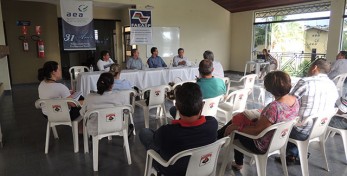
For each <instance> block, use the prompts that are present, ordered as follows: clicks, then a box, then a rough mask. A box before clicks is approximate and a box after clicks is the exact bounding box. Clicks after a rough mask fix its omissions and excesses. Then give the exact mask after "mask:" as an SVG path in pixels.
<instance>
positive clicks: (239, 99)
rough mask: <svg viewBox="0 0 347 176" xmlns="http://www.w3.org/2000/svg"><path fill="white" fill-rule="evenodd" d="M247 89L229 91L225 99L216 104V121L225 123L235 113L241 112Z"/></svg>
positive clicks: (244, 104)
mask: <svg viewBox="0 0 347 176" xmlns="http://www.w3.org/2000/svg"><path fill="white" fill-rule="evenodd" d="M249 91H250V89H240V90H236V91H233V92H231V93H230V94H229V95H228V96H227V98H225V101H224V102H223V103H220V104H219V105H218V109H217V119H218V121H219V122H221V123H223V124H227V123H228V122H229V121H230V120H231V119H232V117H233V116H234V115H235V114H236V113H241V112H243V111H244V110H245V109H246V104H247V98H248V93H249Z"/></svg>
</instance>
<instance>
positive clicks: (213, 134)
mask: <svg viewBox="0 0 347 176" xmlns="http://www.w3.org/2000/svg"><path fill="white" fill-rule="evenodd" d="M176 107H177V109H178V110H179V116H180V119H179V120H173V121H172V124H168V125H163V126H161V127H160V128H159V129H157V130H156V131H154V130H151V129H147V128H145V129H143V130H141V131H140V134H139V138H140V141H141V143H142V144H143V145H144V146H145V148H146V150H149V149H153V150H155V151H156V152H158V153H159V155H160V156H161V157H162V158H163V159H165V160H167V161H168V160H169V159H170V158H171V157H172V156H173V155H175V154H177V153H179V152H181V151H183V150H187V149H191V148H195V147H200V146H204V145H208V144H211V143H213V142H215V141H216V140H217V128H218V123H217V121H216V119H215V118H214V117H211V116H206V117H205V116H202V115H201V111H202V107H203V102H202V94H201V91H200V88H199V86H198V85H197V84H196V83H184V84H183V85H182V86H179V87H177V89H176ZM188 161H189V157H184V158H182V159H180V160H178V161H177V162H176V163H175V164H174V165H171V166H169V167H166V168H165V167H163V166H161V165H160V164H158V163H157V162H155V161H154V162H153V166H154V168H155V169H156V170H157V171H159V172H160V174H163V175H185V173H186V170H187V166H188Z"/></svg>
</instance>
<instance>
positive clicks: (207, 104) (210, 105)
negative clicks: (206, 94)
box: [201, 95, 223, 117]
mask: <svg viewBox="0 0 347 176" xmlns="http://www.w3.org/2000/svg"><path fill="white" fill-rule="evenodd" d="M222 98H223V95H220V96H218V97H214V98H207V99H203V102H204V106H203V107H202V112H201V115H204V116H212V117H216V115H217V110H218V105H219V102H220V101H221V99H222Z"/></svg>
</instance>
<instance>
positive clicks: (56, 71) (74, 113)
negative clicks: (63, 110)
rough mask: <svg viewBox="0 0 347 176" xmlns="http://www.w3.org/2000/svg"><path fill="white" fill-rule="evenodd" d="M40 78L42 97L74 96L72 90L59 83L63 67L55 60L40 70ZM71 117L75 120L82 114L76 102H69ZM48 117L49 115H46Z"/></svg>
mask: <svg viewBox="0 0 347 176" xmlns="http://www.w3.org/2000/svg"><path fill="white" fill-rule="evenodd" d="M37 78H38V80H39V81H41V83H40V85H39V88H38V91H39V98H40V99H55V98H72V96H71V92H70V90H69V89H68V88H67V87H66V86H65V85H64V84H61V83H58V82H57V81H59V80H60V79H61V78H62V75H61V68H60V66H59V64H58V63H57V62H55V61H47V62H46V63H45V64H44V65H43V67H42V68H40V69H39V70H38V76H37ZM69 105H70V106H71V109H70V118H71V120H75V119H76V118H77V117H79V116H80V114H79V110H80V108H77V107H76V105H75V104H73V103H69ZM44 116H45V117H46V118H47V116H46V115H44Z"/></svg>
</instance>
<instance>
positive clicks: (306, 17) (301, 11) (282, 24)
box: [253, 2, 330, 54]
mask: <svg viewBox="0 0 347 176" xmlns="http://www.w3.org/2000/svg"><path fill="white" fill-rule="evenodd" d="M329 17H330V2H324V3H318V4H308V5H300V6H293V7H287V8H277V9H271V10H265V11H259V12H255V19H254V28H253V29H254V51H258V52H260V51H261V50H262V49H264V48H266V49H268V50H270V51H271V52H282V53H283V52H292V53H311V52H313V51H314V52H316V53H322V54H325V53H326V50H327V41H328V31H329Z"/></svg>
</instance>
